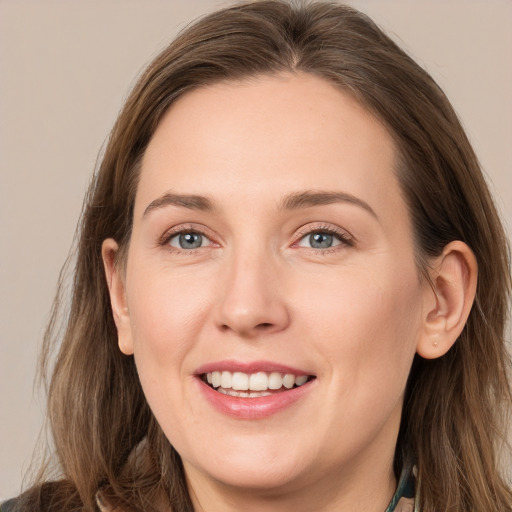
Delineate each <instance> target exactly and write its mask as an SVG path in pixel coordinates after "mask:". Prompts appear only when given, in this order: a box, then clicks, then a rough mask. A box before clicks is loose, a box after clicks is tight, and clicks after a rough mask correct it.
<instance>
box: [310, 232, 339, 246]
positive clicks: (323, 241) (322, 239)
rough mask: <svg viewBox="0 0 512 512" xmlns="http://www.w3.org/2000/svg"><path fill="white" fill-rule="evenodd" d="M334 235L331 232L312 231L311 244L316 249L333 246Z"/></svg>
mask: <svg viewBox="0 0 512 512" xmlns="http://www.w3.org/2000/svg"><path fill="white" fill-rule="evenodd" d="M333 241H334V237H333V236H332V235H331V234H330V233H311V235H309V245H311V247H313V248H314V249H328V248H329V247H332V244H333Z"/></svg>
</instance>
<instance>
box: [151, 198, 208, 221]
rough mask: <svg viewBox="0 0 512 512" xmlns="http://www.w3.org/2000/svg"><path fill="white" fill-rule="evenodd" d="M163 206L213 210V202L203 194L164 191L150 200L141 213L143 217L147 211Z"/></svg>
mask: <svg viewBox="0 0 512 512" xmlns="http://www.w3.org/2000/svg"><path fill="white" fill-rule="evenodd" d="M165 206H180V207H182V208H188V209H190V210H201V211H206V212H211V211H214V210H215V207H214V205H213V202H212V201H211V200H210V199H208V198H207V197H205V196H198V195H193V194H175V193H172V192H166V193H165V194H164V195H163V196H161V197H159V198H157V199H155V200H154V201H151V203H149V205H148V206H147V207H146V209H145V210H144V213H143V214H142V216H143V217H145V216H146V215H147V214H148V213H150V212H152V211H153V210H158V209H159V208H164V207H165Z"/></svg>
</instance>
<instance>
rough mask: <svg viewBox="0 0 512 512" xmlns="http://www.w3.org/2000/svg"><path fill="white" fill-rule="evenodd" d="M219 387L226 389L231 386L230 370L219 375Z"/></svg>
mask: <svg viewBox="0 0 512 512" xmlns="http://www.w3.org/2000/svg"><path fill="white" fill-rule="evenodd" d="M220 387H221V388H224V389H227V388H230V387H231V372H222V373H221V376H220Z"/></svg>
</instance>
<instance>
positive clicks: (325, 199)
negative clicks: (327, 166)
mask: <svg viewBox="0 0 512 512" xmlns="http://www.w3.org/2000/svg"><path fill="white" fill-rule="evenodd" d="M332 203H349V204H353V205H356V206H359V207H360V208H363V209H364V210H366V211H367V212H368V213H370V214H371V215H372V216H373V217H375V218H376V219H377V220H378V217H377V214H376V213H375V211H374V210H373V208H372V207H371V206H370V205H369V204H368V203H366V202H365V201H363V200H362V199H359V198H358V197H356V196H353V195H352V194H347V193H346V192H330V191H321V190H320V191H318V190H306V191H304V192H296V193H294V194H290V195H289V196H287V197H285V198H284V200H283V202H282V203H281V209H284V210H297V209H302V208H310V207H311V206H318V205H326V204H332Z"/></svg>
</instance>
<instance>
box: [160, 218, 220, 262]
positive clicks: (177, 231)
mask: <svg viewBox="0 0 512 512" xmlns="http://www.w3.org/2000/svg"><path fill="white" fill-rule="evenodd" d="M206 231H207V230H206V229H205V228H204V227H201V226H196V225H192V224H190V225H181V226H176V227H173V228H171V229H170V230H168V231H166V232H165V233H164V234H163V236H162V237H161V238H160V240H159V243H158V245H160V246H164V247H165V248H166V249H167V250H168V251H170V252H172V253H173V254H187V255H191V254H195V253H196V252H197V251H198V249H202V247H198V248H196V249H180V248H178V247H174V246H172V245H170V241H171V240H172V239H173V238H175V237H177V236H180V235H186V234H198V235H201V236H203V237H205V238H206V239H208V240H209V241H210V245H218V244H215V242H213V241H212V237H211V236H208V235H207V234H206Z"/></svg>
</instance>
